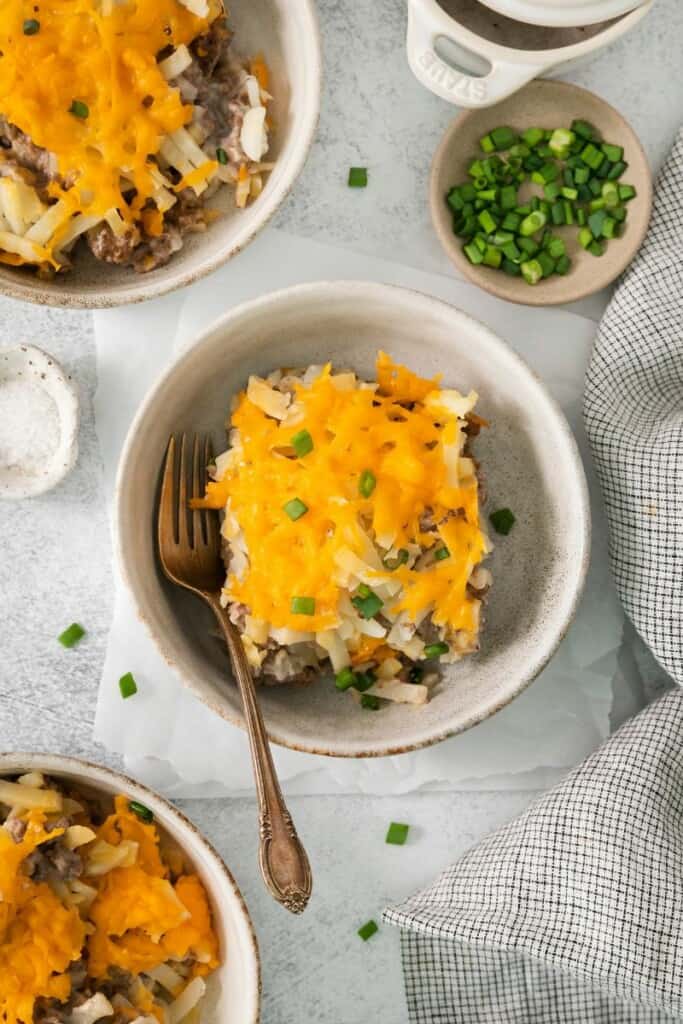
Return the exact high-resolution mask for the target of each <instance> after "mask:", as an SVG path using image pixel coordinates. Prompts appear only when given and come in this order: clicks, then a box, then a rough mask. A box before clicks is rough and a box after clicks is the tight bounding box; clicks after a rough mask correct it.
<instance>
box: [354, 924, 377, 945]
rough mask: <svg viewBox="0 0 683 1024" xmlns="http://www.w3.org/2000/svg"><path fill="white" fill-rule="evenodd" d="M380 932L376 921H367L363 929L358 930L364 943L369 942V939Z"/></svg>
mask: <svg viewBox="0 0 683 1024" xmlns="http://www.w3.org/2000/svg"><path fill="white" fill-rule="evenodd" d="M378 931H379V928H378V927H377V923H376V922H375V921H366V923H365V924H364V925H363V926H362V928H359V929H358V934H359V935H360V937H361V939H362V940H363V942H367V941H368V939H369V938H370V937H371V936H372V935H374V934H375V932H378Z"/></svg>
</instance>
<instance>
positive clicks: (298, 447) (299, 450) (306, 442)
mask: <svg viewBox="0 0 683 1024" xmlns="http://www.w3.org/2000/svg"><path fill="white" fill-rule="evenodd" d="M290 444H291V446H292V448H293V449H294V451H295V452H296V454H297V455H298V457H299V458H300V459H302V458H303V457H304V455H308V453H309V452H312V451H313V438H312V437H311V435H310V434H309V432H308V431H307V430H300V431H299V433H298V434H295V435H294V437H293V438H292V440H291V441H290Z"/></svg>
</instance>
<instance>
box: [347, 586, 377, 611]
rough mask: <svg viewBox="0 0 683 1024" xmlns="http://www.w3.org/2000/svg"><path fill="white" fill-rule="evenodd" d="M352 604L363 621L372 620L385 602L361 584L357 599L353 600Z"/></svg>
mask: <svg viewBox="0 0 683 1024" xmlns="http://www.w3.org/2000/svg"><path fill="white" fill-rule="evenodd" d="M351 604H352V605H353V606H354V608H356V609H357V610H358V612H359V614H360V615H361V617H362V618H363V619H372V618H374V616H375V615H376V614H377V612H378V611H379V610H380V608H382V606H383V605H384V602H383V601H382V599H381V598H379V597H378V596H377V594H376V593H375V592H374V591H373V590H371V589H370V587H368V586H366V584H365V583H361V584H360V586H359V587H358V591H357V593H356V596H355V597H352V598H351Z"/></svg>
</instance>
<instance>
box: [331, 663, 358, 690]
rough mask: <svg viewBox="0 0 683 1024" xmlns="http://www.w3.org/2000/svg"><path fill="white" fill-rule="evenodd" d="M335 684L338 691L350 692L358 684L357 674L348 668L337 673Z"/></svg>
mask: <svg viewBox="0 0 683 1024" xmlns="http://www.w3.org/2000/svg"><path fill="white" fill-rule="evenodd" d="M334 682H335V686H336V687H337V689H338V690H349V689H350V688H351V687H352V686H353V684H354V683H355V682H356V673H355V672H354V671H353V669H351V668H349V667H348V666H347V667H346V668H343V669H342V670H341V671H340V672H337V675H336V676H335V680H334Z"/></svg>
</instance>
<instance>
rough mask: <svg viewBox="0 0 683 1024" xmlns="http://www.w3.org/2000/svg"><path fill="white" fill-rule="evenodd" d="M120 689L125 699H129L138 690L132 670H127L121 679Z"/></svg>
mask: <svg viewBox="0 0 683 1024" xmlns="http://www.w3.org/2000/svg"><path fill="white" fill-rule="evenodd" d="M119 691H120V693H121V696H122V697H123V699H124V700H128V698H129V697H132V696H133V695H134V694H136V693H137V692H138V686H137V683H136V682H135V678H134V676H133V673H132V672H126V674H125V675H123V676H121V678H120V679H119Z"/></svg>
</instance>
